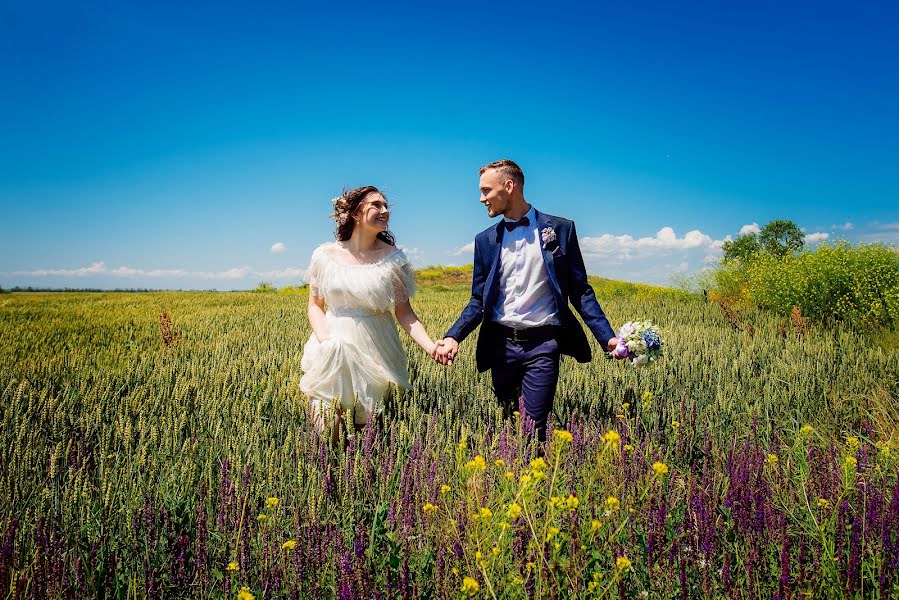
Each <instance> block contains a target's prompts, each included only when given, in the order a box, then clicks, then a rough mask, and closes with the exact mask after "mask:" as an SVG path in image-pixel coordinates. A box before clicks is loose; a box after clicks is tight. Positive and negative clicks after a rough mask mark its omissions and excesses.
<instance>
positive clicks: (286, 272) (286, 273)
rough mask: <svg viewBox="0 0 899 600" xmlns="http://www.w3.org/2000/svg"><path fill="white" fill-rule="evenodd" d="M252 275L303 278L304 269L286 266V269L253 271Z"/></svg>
mask: <svg viewBox="0 0 899 600" xmlns="http://www.w3.org/2000/svg"><path fill="white" fill-rule="evenodd" d="M253 275H254V276H255V277H262V278H264V279H305V278H306V269H300V268H299V267H287V268H286V269H276V270H274V271H253Z"/></svg>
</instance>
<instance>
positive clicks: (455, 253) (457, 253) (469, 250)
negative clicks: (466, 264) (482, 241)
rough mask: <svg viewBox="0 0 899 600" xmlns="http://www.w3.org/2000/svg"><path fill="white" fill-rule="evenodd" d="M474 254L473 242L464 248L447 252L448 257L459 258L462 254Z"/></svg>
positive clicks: (460, 247)
mask: <svg viewBox="0 0 899 600" xmlns="http://www.w3.org/2000/svg"><path fill="white" fill-rule="evenodd" d="M472 253H474V242H468V243H467V244H465V245H464V246H459V247H458V248H454V249H452V250H450V251H448V252H447V254H449V255H450V256H461V255H463V254H472Z"/></svg>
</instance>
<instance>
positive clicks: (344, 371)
mask: <svg viewBox="0 0 899 600" xmlns="http://www.w3.org/2000/svg"><path fill="white" fill-rule="evenodd" d="M331 217H332V218H334V219H335V220H336V221H337V232H336V237H337V241H336V242H329V243H325V244H322V245H321V246H319V247H318V248H316V249H315V251H314V252H313V253H312V260H311V261H310V264H309V271H308V272H307V275H306V281H307V282H308V284H309V307H308V313H309V323H310V325H311V326H312V332H313V333H312V335H311V336H310V337H309V341H308V342H306V345H305V347H304V348H303V358H302V362H301V366H302V369H303V377H302V379H301V380H300V389H301V390H302V391H303V393H304V394H306V396H308V397H309V400H310V409H311V416H312V418H313V420H314V422H315V426H316V428H317V429H318V430H319V432H322V433H323V432H325V431H326V429H329V428H330V429H331V431H332V435H333V436H334V437H335V438H336V437H337V436H338V435H339V431H340V426H341V422H342V421H341V420H342V414H343V413H344V412H346V413H348V415H347V418H348V419H352V422H353V423H354V424H355V426H356V429H360V428H361V427H363V426H364V425H365V423H366V422H367V420H368V418H369V416H371V415H372V414H377V413H378V412H379V411H380V409H381V399H382V396H383V395H384V392H386V391H387V388H388V387H389V386H390V385H391V384H394V385H396V386H399V387H403V388H408V387H409V378H408V372H407V370H406V355H405V353H404V351H403V346H402V344H401V343H400V338H399V334H398V333H397V329H396V325H395V323H394V321H393V316H392V315H391V312H393V313H394V314H395V315H396V320H397V321H398V322H399V324H400V326H401V327H402V328H403V330H404V331H405V332H406V333H407V334H408V335H409V337H411V338H412V340H414V341H415V343H416V344H418V345H419V346H421V348H422V349H423V350H424V351H425V352H426V353H427V354H428V355H430V356H431V358H434V359H435V360H436V348H437V345H436V344H435V343H434V342H433V341H432V340H431V338H430V336H429V335H428V333H427V332H426V331H425V328H424V326H423V325H422V324H421V323H420V322H419V320H418V316H416V314H415V311H414V310H413V309H412V305H411V303H410V301H409V299H410V298H411V297H412V295H413V294H414V293H415V279H414V277H413V273H412V266H411V265H410V263H409V259H408V258H407V257H406V254H405V253H404V252H403V251H402V250H400V249H399V248H397V247H396V243H395V241H394V239H393V235H392V234H391V233H390V232H389V231H388V230H387V221H388V219H389V217H390V211H389V209H388V205H387V200H386V199H385V198H384V195H383V194H382V193H381V192H380V191H379V190H378V188H376V187H374V186H365V187H361V188H357V189H355V190H350V191H345V192H344V193H343V194H341V195H340V196H338V197H337V198H335V199H334V214H333V215H331ZM326 307H327V309H326Z"/></svg>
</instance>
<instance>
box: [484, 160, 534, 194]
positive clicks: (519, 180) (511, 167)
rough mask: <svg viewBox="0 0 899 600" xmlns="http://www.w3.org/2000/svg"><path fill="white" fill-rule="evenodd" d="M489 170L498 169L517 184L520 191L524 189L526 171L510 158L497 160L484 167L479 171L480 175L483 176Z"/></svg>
mask: <svg viewBox="0 0 899 600" xmlns="http://www.w3.org/2000/svg"><path fill="white" fill-rule="evenodd" d="M487 169H496V170H497V171H499V172H500V173H502V174H503V175H505V176H506V177H508V178H509V179H511V180H512V181H514V182H515V187H517V188H518V189H519V190H523V189H524V171H522V170H521V167H519V166H518V165H517V164H516V163H515V161H511V160H509V159H508V158H501V159H500V160H495V161H493V162H492V163H490V164H489V165H484V166H483V167H481V170H480V171H478V175H483V174H484V171H486V170H487Z"/></svg>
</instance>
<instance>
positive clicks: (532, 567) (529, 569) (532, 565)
mask: <svg viewBox="0 0 899 600" xmlns="http://www.w3.org/2000/svg"><path fill="white" fill-rule="evenodd" d="M536 566H537V565H535V564H534V563H532V562H529V563H527V564H526V565H525V567H526V568H527V570H528V571H533V570H534V567H536Z"/></svg>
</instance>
